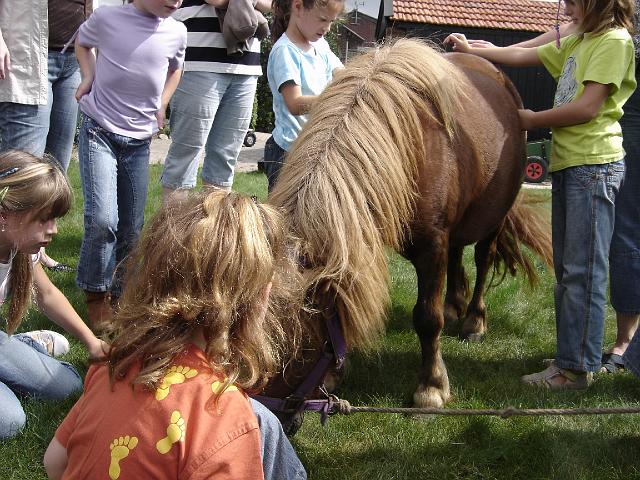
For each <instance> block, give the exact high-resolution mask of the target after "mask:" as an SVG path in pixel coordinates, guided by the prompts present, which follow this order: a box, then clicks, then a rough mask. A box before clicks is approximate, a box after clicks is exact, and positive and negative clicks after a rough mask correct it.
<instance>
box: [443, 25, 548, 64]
mask: <svg viewBox="0 0 640 480" xmlns="http://www.w3.org/2000/svg"><path fill="white" fill-rule="evenodd" d="M444 43H445V44H451V45H453V49H454V50H455V51H456V52H462V53H471V54H473V55H477V56H479V57H482V58H486V59H487V60H490V61H492V62H495V63H501V64H504V65H511V66H513V67H527V66H533V65H542V61H541V60H540V58H539V57H538V53H537V52H536V50H535V49H533V48H522V47H493V48H481V47H473V46H471V45H470V44H469V42H468V41H467V38H466V37H465V36H464V35H463V34H461V33H452V34H451V35H449V36H448V37H447V38H445V40H444Z"/></svg>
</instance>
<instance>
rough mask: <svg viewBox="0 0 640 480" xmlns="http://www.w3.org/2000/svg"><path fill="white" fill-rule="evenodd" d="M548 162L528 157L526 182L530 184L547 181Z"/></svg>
mask: <svg viewBox="0 0 640 480" xmlns="http://www.w3.org/2000/svg"><path fill="white" fill-rule="evenodd" d="M547 174H548V166H547V162H546V161H545V160H544V159H543V158H541V157H528V158H527V166H526V167H525V171H524V181H525V182H528V183H542V182H544V181H545V180H546V179H547Z"/></svg>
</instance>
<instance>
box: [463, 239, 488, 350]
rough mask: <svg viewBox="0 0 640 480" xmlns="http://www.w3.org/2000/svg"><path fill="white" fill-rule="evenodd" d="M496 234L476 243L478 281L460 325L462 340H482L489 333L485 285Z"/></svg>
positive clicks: (475, 254) (475, 257)
mask: <svg viewBox="0 0 640 480" xmlns="http://www.w3.org/2000/svg"><path fill="white" fill-rule="evenodd" d="M495 238H496V237H495V235H492V236H490V237H488V238H485V239H484V240H481V241H479V242H478V243H476V246H475V250H474V260H475V264H476V283H475V285H474V286H473V296H472V297H471V301H470V302H469V305H467V314H466V315H465V317H464V320H463V322H462V326H461V327H460V333H459V336H460V338H461V339H462V340H468V341H470V342H480V341H482V338H483V337H484V334H485V333H487V307H486V305H485V303H484V285H485V282H486V280H487V272H488V271H489V257H490V253H491V249H492V248H495V243H494V241H495Z"/></svg>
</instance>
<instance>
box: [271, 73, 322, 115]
mask: <svg viewBox="0 0 640 480" xmlns="http://www.w3.org/2000/svg"><path fill="white" fill-rule="evenodd" d="M280 93H281V94H282V97H283V98H284V103H285V105H286V106H287V109H288V110H289V112H291V115H304V114H305V113H307V112H308V111H309V110H311V107H312V106H313V104H314V103H315V102H316V100H317V99H318V97H317V96H315V95H302V89H301V88H300V85H296V84H295V83H293V82H291V81H289V82H285V83H284V84H283V85H282V86H281V87H280Z"/></svg>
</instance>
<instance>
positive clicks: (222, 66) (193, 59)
mask: <svg viewBox="0 0 640 480" xmlns="http://www.w3.org/2000/svg"><path fill="white" fill-rule="evenodd" d="M173 18H175V19H176V20H180V21H181V22H183V23H184V24H185V26H186V27H187V32H188V33H187V53H186V56H185V63H184V71H185V72H189V71H192V72H214V73H235V74H239V75H262V67H261V66H260V42H259V41H258V39H257V38H255V37H254V38H252V39H251V40H249V51H248V52H246V53H245V54H244V55H242V56H241V57H230V56H229V55H227V46H226V44H225V42H224V37H223V36H222V31H221V29H220V22H218V16H217V14H216V9H215V8H214V7H213V6H212V5H209V4H208V3H206V2H205V1H204V0H184V1H183V3H182V6H181V7H180V8H179V9H178V10H177V11H176V13H174V14H173Z"/></svg>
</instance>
